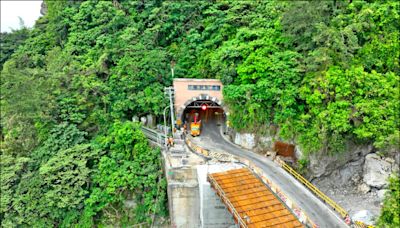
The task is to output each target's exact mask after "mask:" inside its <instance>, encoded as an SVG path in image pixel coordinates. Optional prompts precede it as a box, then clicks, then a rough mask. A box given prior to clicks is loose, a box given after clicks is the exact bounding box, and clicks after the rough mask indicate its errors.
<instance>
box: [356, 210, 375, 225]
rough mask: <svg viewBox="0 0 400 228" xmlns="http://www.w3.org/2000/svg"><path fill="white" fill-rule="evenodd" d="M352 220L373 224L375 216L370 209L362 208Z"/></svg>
mask: <svg viewBox="0 0 400 228" xmlns="http://www.w3.org/2000/svg"><path fill="white" fill-rule="evenodd" d="M352 220H353V221H361V222H363V223H365V224H367V225H372V224H373V223H374V216H373V215H372V213H371V212H369V211H368V210H362V211H359V212H357V213H356V214H354V216H353V217H352Z"/></svg>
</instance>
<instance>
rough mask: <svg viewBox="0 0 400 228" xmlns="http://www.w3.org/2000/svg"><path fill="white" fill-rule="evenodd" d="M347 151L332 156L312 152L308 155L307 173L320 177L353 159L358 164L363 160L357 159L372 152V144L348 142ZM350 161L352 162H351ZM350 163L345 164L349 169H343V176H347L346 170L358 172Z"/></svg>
mask: <svg viewBox="0 0 400 228" xmlns="http://www.w3.org/2000/svg"><path fill="white" fill-rule="evenodd" d="M347 148H348V149H347V151H346V152H343V153H339V154H335V155H332V156H328V155H326V154H323V153H318V152H317V153H312V154H311V155H310V157H309V159H310V166H309V168H310V170H309V171H310V172H309V174H310V175H311V177H312V178H313V177H321V176H323V175H327V174H328V175H329V174H330V173H332V172H333V171H334V170H337V169H338V168H340V167H342V166H344V165H346V164H347V163H349V162H351V161H354V162H356V163H355V164H354V165H356V164H358V162H361V163H362V162H363V160H361V161H359V160H360V159H363V157H364V156H365V155H367V154H369V153H371V152H372V150H373V146H372V145H353V144H350V143H349V144H348V145H347ZM351 163H352V162H351ZM351 163H350V164H349V165H348V166H347V168H348V169H349V170H348V171H345V172H344V173H343V174H344V175H345V176H348V174H347V173H346V172H350V173H351V172H355V173H357V172H359V169H357V168H355V167H353V168H350V167H351V166H354V165H351ZM346 179H348V178H343V180H346Z"/></svg>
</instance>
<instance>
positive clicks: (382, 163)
mask: <svg viewBox="0 0 400 228" xmlns="http://www.w3.org/2000/svg"><path fill="white" fill-rule="evenodd" d="M363 168H364V175H363V181H364V183H366V184H367V185H369V186H371V187H375V188H377V189H381V188H383V187H386V186H387V184H388V183H387V179H388V178H389V176H390V174H391V173H392V172H394V171H395V169H396V164H395V161H394V159H390V158H385V159H383V158H381V157H380V156H379V155H377V154H368V155H367V156H366V157H365V163H364V167H363Z"/></svg>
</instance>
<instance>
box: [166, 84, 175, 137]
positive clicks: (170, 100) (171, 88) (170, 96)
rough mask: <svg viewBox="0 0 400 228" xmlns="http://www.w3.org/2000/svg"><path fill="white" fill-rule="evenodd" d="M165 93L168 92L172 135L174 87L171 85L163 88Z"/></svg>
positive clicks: (173, 126)
mask: <svg viewBox="0 0 400 228" xmlns="http://www.w3.org/2000/svg"><path fill="white" fill-rule="evenodd" d="M164 90H165V94H168V96H169V108H170V112H171V124H172V128H171V130H172V135H174V128H175V117H174V101H173V93H174V88H173V87H166V88H164Z"/></svg>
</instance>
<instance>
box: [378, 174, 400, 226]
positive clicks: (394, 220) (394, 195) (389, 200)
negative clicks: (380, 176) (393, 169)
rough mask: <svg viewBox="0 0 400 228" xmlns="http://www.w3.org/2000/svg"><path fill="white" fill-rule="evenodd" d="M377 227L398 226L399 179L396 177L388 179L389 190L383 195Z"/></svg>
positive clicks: (399, 218)
mask: <svg viewBox="0 0 400 228" xmlns="http://www.w3.org/2000/svg"><path fill="white" fill-rule="evenodd" d="M378 226H379V227H399V226H400V179H399V176H398V175H393V176H391V177H390V179H389V189H388V192H387V193H386V194H385V200H384V202H383V208H382V213H381V216H380V217H379V219H378Z"/></svg>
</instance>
